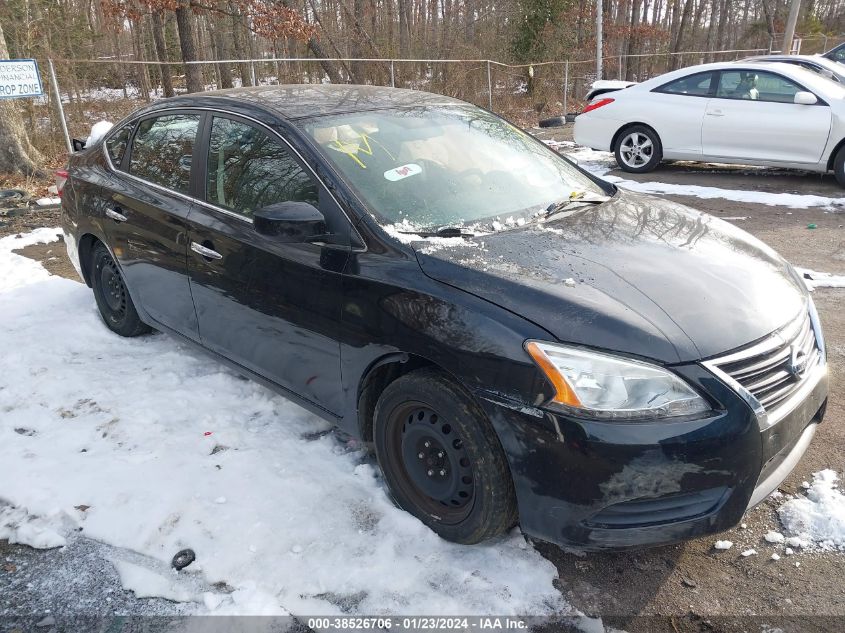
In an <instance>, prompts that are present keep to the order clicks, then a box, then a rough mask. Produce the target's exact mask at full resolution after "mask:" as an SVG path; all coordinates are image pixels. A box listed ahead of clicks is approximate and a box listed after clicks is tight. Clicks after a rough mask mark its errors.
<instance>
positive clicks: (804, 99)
mask: <svg viewBox="0 0 845 633" xmlns="http://www.w3.org/2000/svg"><path fill="white" fill-rule="evenodd" d="M818 102H819V100H818V99H817V98H816V95H814V94H813V93H812V92H803V91H801V92H796V93H795V99H794V103H797V104H798V105H815V104H817V103H818Z"/></svg>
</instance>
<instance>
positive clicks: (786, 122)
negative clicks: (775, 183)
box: [702, 69, 831, 164]
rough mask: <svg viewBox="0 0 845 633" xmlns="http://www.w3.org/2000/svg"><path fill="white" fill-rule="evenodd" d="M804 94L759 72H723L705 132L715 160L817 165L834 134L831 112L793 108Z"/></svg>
mask: <svg viewBox="0 0 845 633" xmlns="http://www.w3.org/2000/svg"><path fill="white" fill-rule="evenodd" d="M800 91H804V88H802V87H801V86H799V85H798V84H796V83H795V82H794V81H792V80H791V79H788V78H787V77H784V76H783V75H779V74H777V73H773V72H767V71H759V70H741V69H738V70H723V71H722V72H721V74H720V78H719V85H718V88H717V90H716V94H715V96H714V98H712V99H710V100H709V102H708V104H707V112H706V115H705V117H704V127H703V128H702V142H703V145H704V154H705V155H706V156H708V157H713V158H720V157H724V158H730V159H733V160H739V161H742V160H743V159H745V160H755V161H757V160H759V161H773V162H787V163H807V164H813V163H818V162H819V161H820V160H821V157H822V152H823V151H824V148H825V145H827V137H828V135H829V134H830V122H831V112H830V106H828V105H826V104H824V103H823V102H821V101H820V102H819V103H817V104H815V105H799V104H796V103H794V99H795V93H797V92H800Z"/></svg>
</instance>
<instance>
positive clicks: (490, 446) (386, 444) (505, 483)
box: [373, 369, 517, 544]
mask: <svg viewBox="0 0 845 633" xmlns="http://www.w3.org/2000/svg"><path fill="white" fill-rule="evenodd" d="M373 435H374V438H373V439H374V440H375V449H376V456H377V458H378V462H379V465H380V466H381V469H382V472H383V473H384V478H385V481H386V482H387V486H388V488H389V490H390V493H391V495H392V496H393V499H394V500H395V501H396V503H397V505H398V506H399V507H401V508H402V509H404V510H406V511H407V512H409V513H411V514H413V515H414V516H416V517H417V518H418V519H420V520H421V521H422V522H423V523H425V524H426V525H428V526H429V527H430V528H431V529H432V530H434V531H435V532H437V534H439V535H440V536H442V537H443V538H445V539H447V540H449V541H454V542H457V543H468V544H469V543H478V542H480V541H483V540H486V539H488V538H492V537H494V536H497V535H499V534H502V533H503V532H505V531H506V530H508V529H509V528H511V527H512V526H513V525H514V524H515V523H516V520H517V510H516V495H515V493H514V489H513V482H512V480H511V476H510V470H509V469H508V464H507V459H506V457H505V454H504V451H503V450H502V447H501V445H500V444H499V441H498V438H497V436H496V434H495V432H494V431H493V428H492V426H491V425H490V422H489V421H488V420H487V418H486V416H485V415H484V413H483V411H481V409H480V408H479V407H478V405H477V404H476V403H475V402H474V401H473V400H472V398H471V397H470V396H469V395H468V394H467V393H466V392H465V391H464V390H463V389H462V388H461V387H460V386H458V385H456V384H455V383H454V382H453V381H451V380H449V378H448V377H446V376H445V375H444V374H442V373H440V372H437V371H434V370H430V369H422V370H418V371H415V372H412V373H410V374H406V375H405V376H402V377H400V378H398V379H397V380H395V381H394V382H392V383H390V385H388V386H387V388H386V389H385V390H384V392H383V393H382V395H381V397H380V398H379V401H378V403H377V405H376V411H375V419H374V428H373Z"/></svg>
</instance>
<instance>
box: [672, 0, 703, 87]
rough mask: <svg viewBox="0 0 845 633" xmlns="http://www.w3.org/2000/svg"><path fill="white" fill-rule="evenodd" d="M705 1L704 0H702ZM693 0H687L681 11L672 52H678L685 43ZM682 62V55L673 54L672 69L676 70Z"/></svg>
mask: <svg viewBox="0 0 845 633" xmlns="http://www.w3.org/2000/svg"><path fill="white" fill-rule="evenodd" d="M702 2H703V0H702ZM692 5H693V2H692V0H686V2H684V10H683V12H682V13H681V21H680V23H679V24H678V33H677V35H676V36H675V40H674V41H673V42H672V52H673V53H676V52H678V51H680V50H681V46H682V45H683V43H684V30H685V29H686V26H687V22H689V19H690V14H691V13H692ZM680 63H681V55H672V59H671V62H670V69H671V70H675V69H676V68H678V67H679V66H680Z"/></svg>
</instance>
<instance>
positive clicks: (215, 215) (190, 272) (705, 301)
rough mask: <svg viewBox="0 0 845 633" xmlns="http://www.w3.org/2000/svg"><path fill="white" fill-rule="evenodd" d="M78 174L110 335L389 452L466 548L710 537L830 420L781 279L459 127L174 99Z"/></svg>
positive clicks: (89, 261)
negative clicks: (187, 356) (181, 356)
mask: <svg viewBox="0 0 845 633" xmlns="http://www.w3.org/2000/svg"><path fill="white" fill-rule="evenodd" d="M67 171H68V178H67V181H66V183H65V185H64V188H63V202H62V211H63V223H64V230H65V232H66V243H67V246H68V250H69V253H70V255H71V259H72V260H73V261H74V262H75V264H76V265H77V267H78V270H79V273H80V275H81V276H82V278H83V279H84V280H85V282H86V283H87V284H88V285H89V286H91V287H92V289H93V291H94V297H95V299H96V302H97V305H98V306H99V309H100V312H101V314H102V317H103V320H104V321H105V323H106V325H107V326H108V327H109V328H111V329H112V330H113V331H114V332H116V333H117V334H120V335H122V336H137V335H141V334H144V333H146V332H149V331H151V330H153V329H155V330H159V331H162V332H166V333H169V334H171V335H173V336H174V337H176V338H178V339H180V340H183V341H187V342H190V343H193V344H195V345H197V346H198V347H200V348H202V349H204V350H205V351H207V352H208V353H210V354H211V355H212V356H214V357H215V358H217V359H219V360H220V361H221V362H224V363H226V364H228V365H229V366H231V367H233V368H234V369H235V371H237V372H240V373H241V374H243V375H245V376H249V377H251V378H253V379H254V380H257V381H259V382H261V383H263V384H264V385H266V386H268V387H269V388H271V389H273V390H275V391H277V392H279V393H281V394H282V395H284V396H285V397H287V398H290V399H291V400H293V401H295V402H297V403H299V404H301V405H302V406H303V407H306V408H307V409H309V410H311V411H313V412H315V413H316V414H318V415H320V416H323V417H324V418H326V419H328V420H330V421H331V422H332V423H334V424H335V425H336V426H337V427H339V429H340V430H341V431H342V432H344V433H346V434H349V435H352V436H355V437H357V438H360V439H362V440H363V441H365V442H367V443H371V444H372V445H373V446H374V449H375V454H376V456H377V459H378V462H379V464H380V466H381V469H382V471H383V473H384V480H385V483H386V486H387V489H388V490H389V492H390V494H391V495H392V496H393V498H394V499H395V501H396V503H397V504H398V505H399V506H401V507H402V508H404V509H406V510H407V511H408V512H410V513H412V514H413V515H415V516H416V517H418V518H419V519H420V520H421V521H423V522H424V523H426V524H427V525H429V526H430V527H431V528H432V529H433V530H435V531H436V532H437V533H438V534H440V535H442V536H443V537H444V538H446V539H450V540H453V541H458V542H461V543H476V542H479V541H482V540H484V539H487V538H490V537H494V536H496V535H498V534H501V533H502V532H504V531H506V530H508V529H510V528H512V527H513V526H514V525H516V524H517V523H519V524H520V525H521V527H522V529H523V531H524V532H525V533H527V534H529V535H531V536H534V537H537V538H539V539H543V540H547V541H552V542H556V543H560V544H565V545H567V546H571V547H576V548H582V549H594V550H595V549H607V548H619V547H628V546H644V545H655V544H660V543H668V542H673V541H678V540H682V539H687V538H690V537H694V536H699V535H703V534H709V533H713V532H718V531H720V530H724V529H727V528H729V527H731V526H733V525H734V524H736V523H737V522H738V521H739V520H740V519H741V517H742V515H743V514H744V513H745V512H746V510H747V509H748V508H750V507H752V506H754V505H755V504H757V503H759V502H760V501H761V500H762V499H764V498H765V497H766V496H767V495H768V494H769V493H771V492H772V491H773V490H775V489H776V488H777V486H778V485H779V484H780V482H781V481H782V480H783V479H784V477H786V475H787V474H788V473H789V472H790V471H791V470H792V468H793V467H794V466H795V464H796V463H797V461H798V460H799V459H800V458H801V456H802V454H803V453H804V451H805V450H806V448H807V446H808V444H809V442H810V440H811V439H812V437H813V434H814V433H815V430H816V427H817V426H818V423H820V422H821V420H822V417H823V415H824V410H825V405H826V401H827V390H828V378H827V376H828V373H827V364H826V358H825V347H824V341H823V338H822V331H821V328H820V325H819V319H818V316H817V314H816V311H815V308H814V306H813V302H812V301H811V299H810V297H809V295H808V293H807V290H806V288H805V287H804V284H803V283H802V280H801V279H800V278H799V276H798V275H797V274H796V272H795V271H794V270H793V269H792V267H791V266H790V265H789V264H788V263H787V262H786V261H784V260H783V259H782V258H781V257H779V256H778V255H777V254H776V253H775V252H773V251H772V250H771V249H770V248H768V247H767V246H766V245H764V244H763V243H761V242H759V241H758V240H756V239H754V238H753V237H751V236H749V235H748V234H746V233H744V232H742V231H740V230H739V229H737V228H735V227H733V226H731V225H729V224H727V223H725V222H722V221H720V220H718V219H715V218H713V217H711V216H708V215H705V214H701V213H698V212H695V211H693V210H691V209H688V208H685V207H683V206H680V205H677V204H674V203H670V202H667V201H664V200H661V199H657V198H651V197H646V196H640V195H636V194H633V193H629V192H625V191H621V190H618V189H616V188H615V187H614V186H613V185H611V184H608V183H606V182H603V181H601V180H599V179H597V178H595V177H593V176H591V175H590V174H588V173H586V172H585V171H583V170H581V169H579V168H578V167H577V166H575V165H574V164H573V163H572V162H570V161H569V160H567V159H566V158H564V157H562V156H560V155H558V154H557V153H555V152H553V151H552V150H550V149H549V148H547V147H546V146H545V145H543V144H542V143H540V142H538V141H536V140H535V139H534V138H532V137H530V136H529V135H527V134H525V133H523V132H522V131H520V130H519V129H517V128H515V127H514V126H512V125H510V124H509V123H507V122H505V121H504V120H502V119H500V118H499V117H497V116H495V115H493V114H491V113H490V112H487V111H485V110H482V109H480V108H477V107H474V106H471V105H469V104H467V103H464V102H461V101H457V100H455V99H450V98H447V97H442V96H438V95H433V94H428V93H423V92H417V91H410V90H397V89H388V88H376V87H364V86H274V87H266V88H248V89H235V90H228V91H221V92H213V93H204V94H196V95H189V96H184V97H177V98H173V99H167V100H164V101H160V102H158V103H156V104H154V105H151V106H149V107H146V108H144V109H142V110H139V111H137V112H135V113H134V114H132V115H131V116H129V117H128V118H127V119H125V120H123V121H121V122H120V123H118V124H117V125H115V126H114V128H113V129H112V130H111V131H110V132H109V133H108V134H107V135H106V136H105V138H104V139H103V140H102V141H100V142H97V143H94V144H93V146H92V147H89V148H87V149H85V150H84V151H81V152H79V153H76V154H74V155H73V156H72V157H71V160H70V165H69V167H68V170H67ZM139 371H140V368H139ZM104 379H107V377H104ZM178 423H179V421H178V420H174V424H178ZM319 476H320V473H318V472H315V473H314V477H319ZM268 503H272V500H268Z"/></svg>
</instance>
